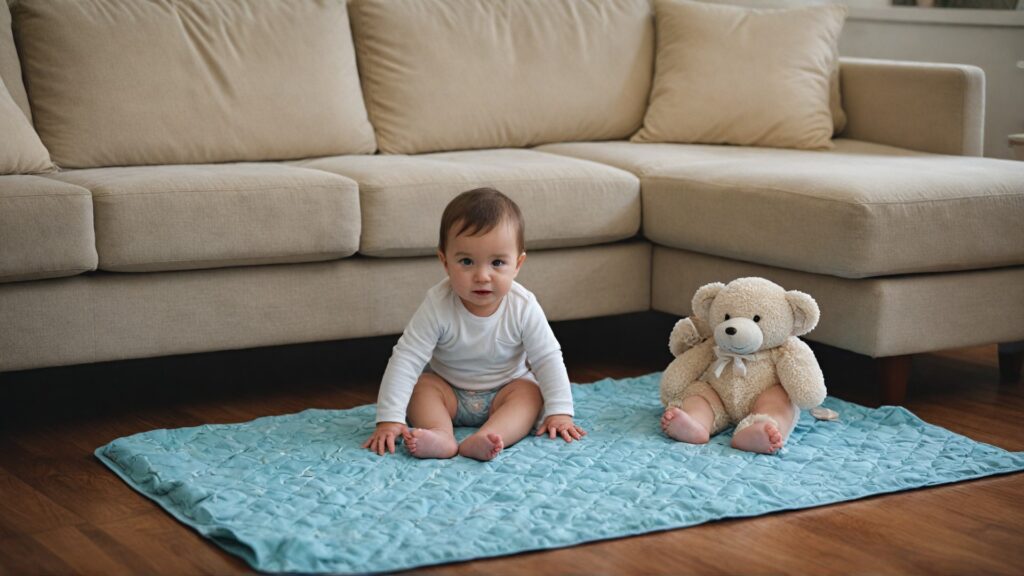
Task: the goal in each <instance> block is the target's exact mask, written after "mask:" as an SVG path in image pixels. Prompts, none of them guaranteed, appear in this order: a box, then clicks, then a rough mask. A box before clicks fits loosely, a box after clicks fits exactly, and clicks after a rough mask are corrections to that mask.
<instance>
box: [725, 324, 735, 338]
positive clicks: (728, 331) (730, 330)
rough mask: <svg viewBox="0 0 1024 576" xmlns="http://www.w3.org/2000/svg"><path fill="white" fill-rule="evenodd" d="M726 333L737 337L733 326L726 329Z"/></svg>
mask: <svg viewBox="0 0 1024 576" xmlns="http://www.w3.org/2000/svg"><path fill="white" fill-rule="evenodd" d="M725 333H726V334H728V335H729V336H735V335H736V329H735V328H733V327H732V326H729V327H728V328H726V329H725Z"/></svg>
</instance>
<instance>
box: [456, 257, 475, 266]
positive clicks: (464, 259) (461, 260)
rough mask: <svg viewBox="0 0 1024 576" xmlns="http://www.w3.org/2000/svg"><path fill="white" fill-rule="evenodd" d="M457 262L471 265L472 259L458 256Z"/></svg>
mask: <svg viewBox="0 0 1024 576" xmlns="http://www.w3.org/2000/svg"><path fill="white" fill-rule="evenodd" d="M459 264H462V265H463V266H472V265H473V259H472V258H460V259H459Z"/></svg>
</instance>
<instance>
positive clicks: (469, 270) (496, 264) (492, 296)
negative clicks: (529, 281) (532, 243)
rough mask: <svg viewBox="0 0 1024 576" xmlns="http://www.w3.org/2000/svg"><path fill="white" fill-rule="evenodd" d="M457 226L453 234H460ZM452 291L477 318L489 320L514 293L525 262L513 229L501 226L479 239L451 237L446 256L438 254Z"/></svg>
mask: <svg viewBox="0 0 1024 576" xmlns="http://www.w3.org/2000/svg"><path fill="white" fill-rule="evenodd" d="M458 228H459V226H458V223H456V225H455V226H453V229H454V230H458ZM438 256H439V257H440V258H441V263H442V264H444V269H445V271H446V272H448V278H449V280H450V281H451V284H452V289H453V290H455V293H456V294H457V295H458V296H459V298H460V299H461V300H462V304H463V305H464V306H465V307H466V309H467V310H469V311H470V313H472V314H474V315H476V316H490V315H491V314H494V312H495V311H496V310H497V309H498V306H499V305H501V300H502V298H504V297H505V295H506V294H508V291H509V290H511V289H512V281H513V280H515V278H516V276H517V275H518V274H519V268H520V267H521V266H522V265H523V261H524V260H525V259H526V254H520V253H519V249H518V245H517V242H516V233H515V230H514V229H513V227H512V226H511V225H509V224H507V223H502V224H499V225H497V226H495V227H494V228H492V229H491V230H490V231H489V232H487V233H486V234H481V235H479V236H468V235H465V234H463V235H460V236H454V235H451V234H450V235H449V237H448V247H447V249H446V250H445V253H444V254H438Z"/></svg>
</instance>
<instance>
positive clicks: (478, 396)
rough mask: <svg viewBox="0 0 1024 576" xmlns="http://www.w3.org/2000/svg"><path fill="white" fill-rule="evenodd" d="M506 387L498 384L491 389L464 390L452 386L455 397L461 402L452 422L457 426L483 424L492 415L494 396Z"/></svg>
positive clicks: (477, 425)
mask: <svg viewBox="0 0 1024 576" xmlns="http://www.w3.org/2000/svg"><path fill="white" fill-rule="evenodd" d="M504 387H505V386H498V387H497V388H493V389H491V390H462V389H461V388H456V387H454V386H452V391H453V392H455V399H456V400H458V403H459V406H458V408H457V409H456V411H455V419H454V420H452V424H453V425H455V426H473V427H480V426H482V425H483V423H484V422H487V418H489V417H490V415H491V404H494V397H495V396H497V395H498V392H500V391H501V389H502V388H504Z"/></svg>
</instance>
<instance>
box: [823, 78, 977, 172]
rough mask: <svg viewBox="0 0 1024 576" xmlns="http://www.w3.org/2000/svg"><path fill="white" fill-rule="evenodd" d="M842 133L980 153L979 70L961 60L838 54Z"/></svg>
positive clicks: (903, 145) (959, 152)
mask: <svg viewBox="0 0 1024 576" xmlns="http://www.w3.org/2000/svg"><path fill="white" fill-rule="evenodd" d="M840 87H841V89H842V95H843V96H842V102H843V109H844V110H845V111H846V115H847V118H848V120H847V124H846V128H845V130H843V132H842V136H843V137H844V138H853V139H856V140H866V141H868V142H876V143H878V144H888V145H890V146H898V147H900V148H909V149H911V150H919V151H921V152H933V153H936V154H956V155H961V156H981V155H982V148H983V135H984V131H985V72H984V71H982V69H981V68H978V67H976V66H967V65H963V64H930V63H924V62H898V61H892V60H871V59H861V58H841V59H840Z"/></svg>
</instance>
